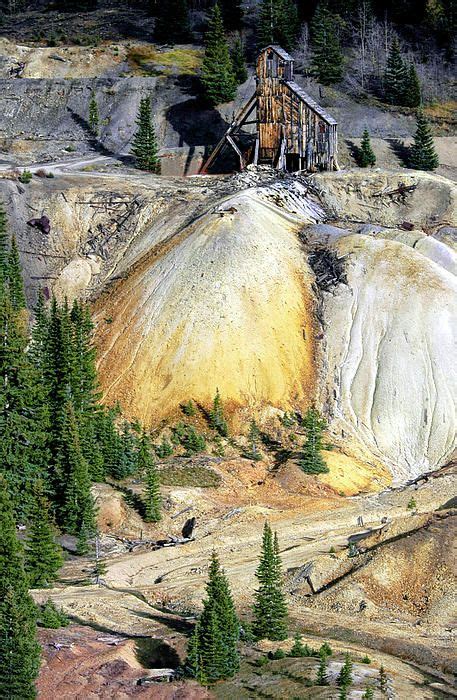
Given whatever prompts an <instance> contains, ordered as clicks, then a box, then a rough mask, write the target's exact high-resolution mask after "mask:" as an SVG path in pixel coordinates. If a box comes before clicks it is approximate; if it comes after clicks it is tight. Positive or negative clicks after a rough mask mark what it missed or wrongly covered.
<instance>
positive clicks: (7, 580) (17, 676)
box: [0, 476, 40, 700]
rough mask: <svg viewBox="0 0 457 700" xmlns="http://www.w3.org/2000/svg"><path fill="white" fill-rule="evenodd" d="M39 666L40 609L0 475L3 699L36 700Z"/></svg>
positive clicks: (0, 690)
mask: <svg viewBox="0 0 457 700" xmlns="http://www.w3.org/2000/svg"><path fill="white" fill-rule="evenodd" d="M39 667H40V647H39V644H38V642H37V640H36V608H35V604H34V603H33V600H32V599H31V597H30V595H29V593H28V590H27V576H26V573H25V571H24V560H23V552H22V547H21V544H20V543H19V541H18V539H17V535H16V524H15V522H14V517H13V508H12V504H11V501H10V499H9V496H8V488H7V484H6V482H5V480H4V479H2V477H1V476H0V697H1V698H2V699H3V700H34V698H35V697H36V689H35V680H36V678H37V676H38V670H39Z"/></svg>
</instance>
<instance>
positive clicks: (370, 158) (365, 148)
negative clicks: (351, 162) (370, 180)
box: [360, 129, 376, 168]
mask: <svg viewBox="0 0 457 700" xmlns="http://www.w3.org/2000/svg"><path fill="white" fill-rule="evenodd" d="M369 165H370V166H373V165H376V156H375V154H374V151H373V149H372V147H371V141H370V134H369V133H368V129H364V130H363V136H362V143H361V147H360V167H361V168H368V166H369Z"/></svg>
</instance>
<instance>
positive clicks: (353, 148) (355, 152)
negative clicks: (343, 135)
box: [345, 139, 362, 165]
mask: <svg viewBox="0 0 457 700" xmlns="http://www.w3.org/2000/svg"><path fill="white" fill-rule="evenodd" d="M345 143H346V145H347V147H348V149H349V155H350V156H351V158H353V159H354V160H355V162H356V163H357V165H360V161H361V157H362V149H361V148H360V146H357V144H356V143H354V141H351V140H350V139H346V140H345Z"/></svg>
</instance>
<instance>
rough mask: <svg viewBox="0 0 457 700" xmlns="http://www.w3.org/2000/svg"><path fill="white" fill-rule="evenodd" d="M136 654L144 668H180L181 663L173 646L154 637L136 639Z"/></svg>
mask: <svg viewBox="0 0 457 700" xmlns="http://www.w3.org/2000/svg"><path fill="white" fill-rule="evenodd" d="M135 656H136V659H137V661H138V662H139V663H140V664H141V665H142V666H143V668H178V666H179V665H180V663H181V659H180V658H179V655H178V654H177V652H176V650H175V649H173V647H171V646H170V645H169V644H166V643H165V642H163V641H162V640H161V639H154V638H153V637H142V638H139V639H137V640H135Z"/></svg>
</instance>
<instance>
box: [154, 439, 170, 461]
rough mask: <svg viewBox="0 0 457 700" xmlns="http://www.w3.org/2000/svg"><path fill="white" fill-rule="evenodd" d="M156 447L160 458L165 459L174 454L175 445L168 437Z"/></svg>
mask: <svg viewBox="0 0 457 700" xmlns="http://www.w3.org/2000/svg"><path fill="white" fill-rule="evenodd" d="M154 449H155V453H156V455H157V457H158V458H159V459H164V458H165V457H169V456H170V455H172V454H173V445H172V444H171V442H169V441H168V440H167V439H166V438H163V439H162V442H161V443H160V445H157V446H156V447H155V448H154Z"/></svg>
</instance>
